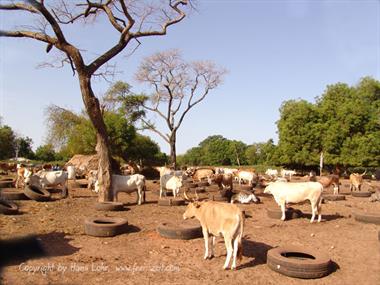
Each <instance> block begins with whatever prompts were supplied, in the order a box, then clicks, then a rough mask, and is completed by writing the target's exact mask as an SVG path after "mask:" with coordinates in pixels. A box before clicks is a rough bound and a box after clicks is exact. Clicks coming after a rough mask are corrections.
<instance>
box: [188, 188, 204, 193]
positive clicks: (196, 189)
mask: <svg viewBox="0 0 380 285" xmlns="http://www.w3.org/2000/svg"><path fill="white" fill-rule="evenodd" d="M191 191H193V192H194V193H195V191H197V193H205V192H206V188H205V187H197V188H194V189H192V190H191Z"/></svg>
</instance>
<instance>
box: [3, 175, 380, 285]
mask: <svg viewBox="0 0 380 285" xmlns="http://www.w3.org/2000/svg"><path fill="white" fill-rule="evenodd" d="M372 183H376V184H375V187H380V184H379V182H372ZM147 188H148V190H149V192H147V201H148V202H147V203H146V204H143V205H142V206H137V205H136V204H135V201H136V195H135V194H133V195H127V194H125V193H121V194H120V195H119V200H120V201H121V202H123V203H125V204H126V208H127V210H126V211H122V212H99V211H96V210H95V208H94V204H95V202H96V199H97V198H96V196H95V195H94V194H93V193H91V192H90V191H88V190H87V189H71V190H70V197H69V198H68V199H65V200H59V199H58V200H55V201H51V202H35V201H20V202H19V206H20V209H21V211H22V214H20V215H16V216H4V215H1V216H0V236H1V239H8V238H13V237H17V236H21V235H26V234H36V235H38V238H39V239H40V240H41V242H42V244H43V245H44V247H45V248H46V249H47V252H48V254H49V257H44V258H40V259H33V260H20V261H17V262H14V263H13V264H11V265H9V266H7V267H5V268H4V269H3V271H2V273H1V277H0V282H1V284H9V285H14V284H16V285H17V284H113V285H117V284H215V283H218V284H282V285H286V284H334V285H338V284H344V285H347V284H360V285H364V284H380V242H379V240H378V231H379V230H380V226H378V225H374V224H364V223H360V222H357V221H355V220H354V216H353V214H354V212H356V211H368V212H377V213H380V203H379V202H376V203H370V202H369V201H368V198H355V197H352V196H350V195H348V196H347V198H346V200H345V201H336V202H328V203H326V204H323V206H322V214H323V216H322V217H323V221H322V222H321V223H313V224H310V223H309V219H308V218H299V219H294V220H289V221H285V222H282V221H280V220H274V219H271V218H269V217H268V216H267V213H266V208H268V207H271V208H273V207H277V205H275V203H274V200H273V198H272V197H271V196H265V195H260V194H259V196H260V197H261V201H262V202H263V203H262V204H250V205H243V206H241V208H242V209H244V210H246V212H247V213H248V215H249V217H248V218H247V219H246V223H245V231H244V241H243V246H244V250H243V259H242V261H241V262H240V265H239V267H238V270H236V271H224V270H223V269H222V266H223V263H224V260H225V254H226V251H225V247H224V242H223V239H222V238H219V239H217V244H216V252H215V254H216V257H215V258H214V259H212V260H207V261H205V260H203V254H204V242H203V239H201V238H199V239H193V240H188V241H186V240H171V239H166V238H162V237H161V236H160V235H159V234H158V233H157V232H156V227H157V225H158V224H159V223H161V222H164V221H171V220H173V219H174V220H178V221H179V220H180V219H181V217H182V214H183V212H184V211H185V206H177V207H164V206H158V205H157V203H156V202H157V198H158V195H157V191H158V184H155V183H152V181H148V185H147ZM367 188H368V187H367ZM365 189H366V187H364V190H365ZM342 190H343V191H344V192H347V191H348V182H347V181H346V180H344V181H342ZM257 192H258V193H262V190H261V189H258V190H257ZM293 207H294V208H297V209H300V210H302V211H303V212H304V213H310V212H311V210H310V205H308V204H304V205H296V206H293ZM102 216H109V217H124V218H127V219H128V222H129V224H130V225H131V227H130V232H129V233H126V234H122V235H118V236H115V237H111V238H98V237H91V236H87V235H85V234H84V230H83V221H84V219H85V218H87V217H102ZM286 245H297V246H303V247H305V248H313V249H318V250H320V251H321V252H325V253H327V254H328V255H329V256H330V258H331V260H332V261H333V262H334V263H335V264H336V266H335V267H336V268H335V271H334V272H332V273H331V274H330V275H328V276H326V277H324V278H321V279H315V280H302V279H295V278H290V277H287V276H284V275H281V274H279V273H277V272H274V271H272V270H271V269H269V267H268V266H267V265H266V253H267V251H268V250H269V249H271V248H273V247H276V246H286ZM0 254H1V253H0Z"/></svg>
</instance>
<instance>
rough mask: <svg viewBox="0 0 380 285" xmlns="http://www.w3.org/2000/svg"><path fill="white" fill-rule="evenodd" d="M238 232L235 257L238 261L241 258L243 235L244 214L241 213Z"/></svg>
mask: <svg viewBox="0 0 380 285" xmlns="http://www.w3.org/2000/svg"><path fill="white" fill-rule="evenodd" d="M239 216H240V233H239V235H238V239H239V242H238V252H237V258H238V260H239V261H241V260H242V258H243V243H242V237H243V231H244V220H245V215H244V214H243V213H241V214H240V215H239Z"/></svg>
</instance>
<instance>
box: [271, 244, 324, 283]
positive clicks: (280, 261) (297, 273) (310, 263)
mask: <svg viewBox="0 0 380 285" xmlns="http://www.w3.org/2000/svg"><path fill="white" fill-rule="evenodd" d="M286 255H288V256H289V255H293V256H294V255H297V256H299V257H301V258H298V259H295V258H290V256H289V257H288V256H286ZM302 257H303V259H302ZM267 265H268V266H269V268H270V269H272V270H274V271H276V272H279V273H281V274H284V275H286V276H290V277H296V278H302V279H315V278H321V277H324V276H326V275H328V274H329V273H330V272H331V260H330V258H329V257H328V256H327V255H325V254H323V253H321V252H320V251H319V250H305V249H303V248H300V247H296V246H287V247H276V248H273V249H271V250H269V251H268V253H267Z"/></svg>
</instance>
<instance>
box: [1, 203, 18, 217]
mask: <svg viewBox="0 0 380 285" xmlns="http://www.w3.org/2000/svg"><path fill="white" fill-rule="evenodd" d="M0 213H1V214H4V215H16V214H18V213H19V212H18V206H17V204H16V203H13V202H11V201H6V200H3V199H0Z"/></svg>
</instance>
